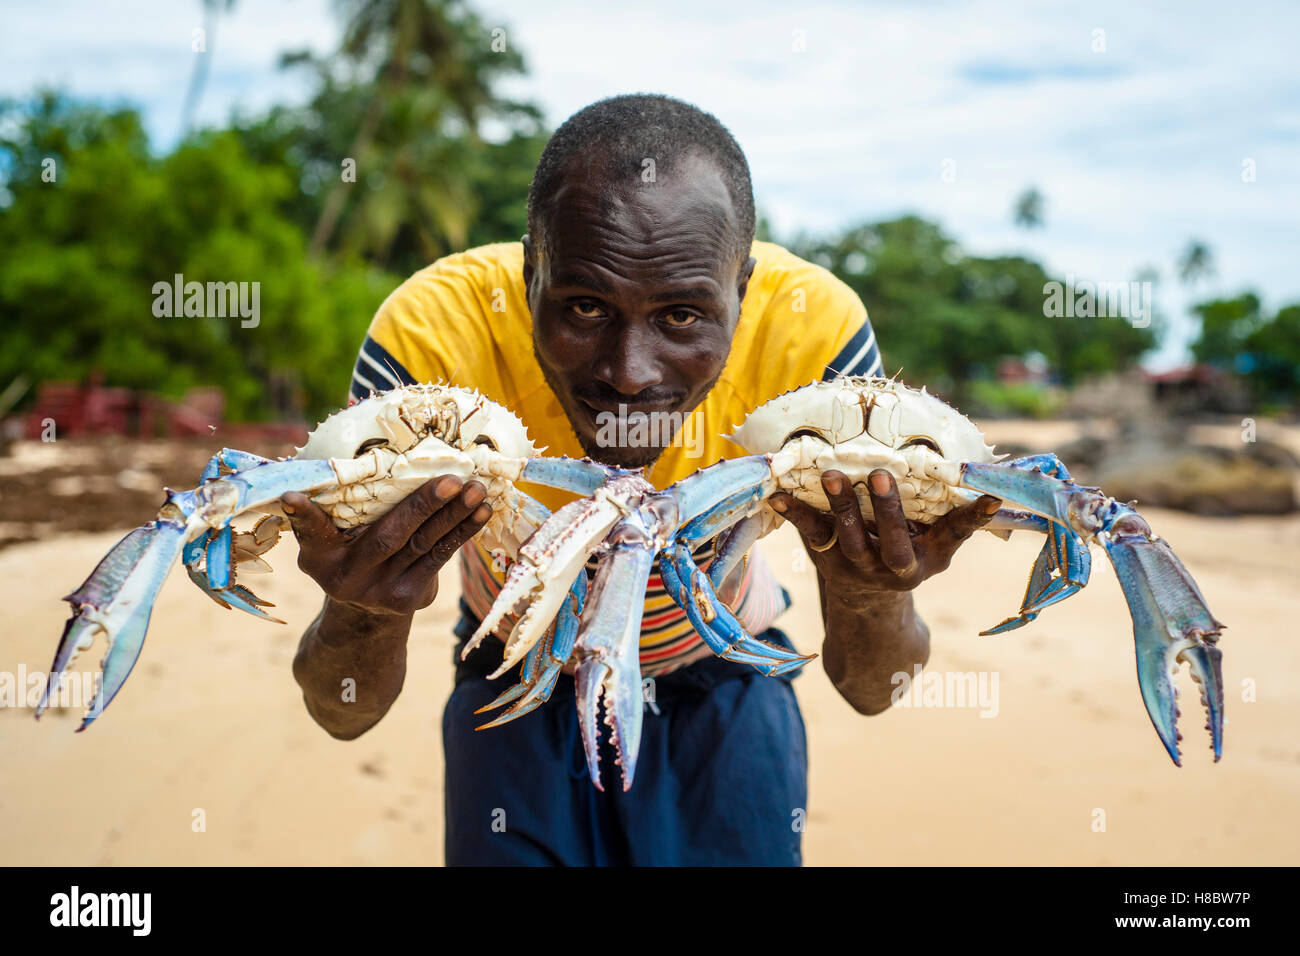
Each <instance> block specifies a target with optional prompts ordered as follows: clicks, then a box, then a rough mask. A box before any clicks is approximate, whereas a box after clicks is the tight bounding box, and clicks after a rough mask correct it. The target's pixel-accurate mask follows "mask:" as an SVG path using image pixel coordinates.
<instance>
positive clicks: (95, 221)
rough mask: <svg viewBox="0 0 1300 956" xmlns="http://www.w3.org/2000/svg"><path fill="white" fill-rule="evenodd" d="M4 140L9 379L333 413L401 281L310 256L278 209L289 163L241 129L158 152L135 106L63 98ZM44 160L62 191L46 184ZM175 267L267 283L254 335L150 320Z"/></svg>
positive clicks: (0, 334) (0, 122) (0, 292)
mask: <svg viewBox="0 0 1300 956" xmlns="http://www.w3.org/2000/svg"><path fill="white" fill-rule="evenodd" d="M0 129H3V130H5V131H6V132H5V134H4V135H3V137H0V155H2V156H3V157H4V168H5V170H6V173H7V176H6V182H5V186H6V194H5V204H4V207H3V209H0V246H2V247H3V248H5V249H6V250H7V253H6V255H5V258H4V262H3V266H0V311H3V312H4V314H5V316H6V318H5V322H4V325H3V329H2V330H0V380H3V381H8V380H10V379H12V378H13V377H15V376H16V375H19V374H25V375H27V377H28V378H30V379H33V380H35V381H41V380H45V379H69V380H77V379H84V378H86V377H87V376H88V375H89V373H90V371H91V370H92V369H98V370H100V371H102V372H103V374H104V376H105V379H106V380H107V381H108V382H109V383H111V384H117V385H124V386H130V387H134V388H141V389H148V390H153V391H158V392H161V393H163V394H166V395H171V396H179V395H181V394H182V393H183V392H184V391H185V390H186V389H188V388H190V387H192V386H195V385H200V384H211V383H214V382H219V383H221V385H222V386H223V387H224V388H225V389H226V393H227V397H228V402H229V406H228V407H229V412H230V414H231V415H232V416H235V417H251V418H261V417H267V416H270V415H272V414H274V413H277V412H279V413H284V412H286V411H290V409H287V408H270V407H268V406H267V388H266V384H267V383H268V382H270V381H278V382H280V383H283V384H286V385H288V386H289V391H290V392H291V393H296V395H294V398H295V399H296V400H295V401H293V403H292V404H295V405H297V406H299V408H302V407H305V408H307V409H309V410H311V411H324V410H328V409H331V408H336V407H338V405H339V404H340V402H341V401H342V399H343V397H344V394H345V385H346V376H345V375H344V374H342V373H341V372H340V369H346V367H347V366H348V365H349V364H350V362H351V360H352V356H353V354H354V352H355V349H356V347H357V343H358V342H359V341H360V339H361V336H362V335H363V333H364V331H365V328H366V325H367V324H368V322H369V318H370V316H371V315H372V314H373V313H374V310H375V308H376V307H377V306H378V304H379V303H380V302H381V301H382V300H383V297H384V296H385V295H386V294H387V293H388V292H389V291H391V289H392V287H393V286H394V285H395V284H396V283H397V282H398V281H399V279H398V277H397V276H393V275H385V274H382V273H378V272H377V271H375V270H373V269H372V268H371V267H369V266H366V265H364V264H362V263H359V262H352V263H348V264H337V265H333V266H330V267H326V266H324V265H321V264H318V263H314V262H312V261H310V260H309V259H308V258H307V256H306V248H305V238H304V236H303V234H302V232H301V230H300V229H298V228H297V227H296V226H295V225H294V223H293V222H292V221H290V220H289V219H288V218H287V217H286V216H285V214H284V212H283V210H282V207H283V205H284V204H285V203H286V202H288V201H289V200H290V198H291V197H292V195H293V193H294V182H293V180H292V178H291V177H290V175H289V171H288V170H286V169H285V168H284V167H283V166H279V165H273V164H266V163H259V162H256V161H254V160H253V159H252V158H251V157H250V156H249V155H248V154H247V152H246V151H245V149H244V148H243V146H242V145H241V144H240V141H239V138H238V137H237V136H235V135H234V134H232V133H230V132H213V133H204V134H202V135H200V136H197V137H195V138H192V139H191V140H189V141H188V142H186V143H185V144H183V145H182V146H180V147H179V148H178V149H177V150H176V151H174V152H173V153H171V154H170V155H168V156H165V157H162V158H156V157H154V156H151V155H150V153H149V150H148V144H147V140H146V137H145V135H144V133H143V131H142V129H141V125H140V118H139V116H138V115H137V114H136V113H134V112H133V111H130V110H118V111H114V112H111V113H109V112H103V111H101V110H99V109H96V108H93V107H89V106H83V105H77V104H72V103H68V102H67V101H65V100H64V99H62V98H60V97H59V96H57V95H55V94H53V93H46V94H43V95H42V96H40V97H39V98H38V99H37V100H36V101H35V102H34V103H32V104H30V105H29V106H22V105H19V104H16V103H13V102H7V103H4V104H0ZM47 158H48V159H52V160H53V162H54V164H53V167H52V171H53V181H44V180H43V179H42V171H43V169H50V168H51V167H49V166H43V161H44V160H45V159H47ZM178 273H179V274H182V275H183V276H184V278H185V281H187V282H189V281H198V282H207V281H221V282H229V281H235V282H240V281H246V282H250V283H251V282H258V283H260V290H259V291H260V296H259V298H260V302H259V307H260V314H259V317H258V320H257V325H256V326H255V327H248V328H245V327H243V326H242V325H241V319H240V318H239V317H226V318H219V317H203V318H198V317H188V318H187V317H183V316H182V317H170V318H168V317H159V316H156V315H155V314H154V300H155V294H154V291H153V289H154V285H155V284H156V283H159V282H165V283H171V282H173V277H174V276H175V275H176V274H178ZM250 321H251V320H250ZM294 410H296V409H294Z"/></svg>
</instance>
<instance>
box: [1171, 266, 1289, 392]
mask: <svg viewBox="0 0 1300 956" xmlns="http://www.w3.org/2000/svg"><path fill="white" fill-rule="evenodd" d="M1193 311H1195V312H1196V314H1197V315H1199V316H1200V317H1201V335H1200V337H1199V338H1198V339H1197V340H1196V342H1195V343H1193V345H1192V354H1193V355H1195V356H1196V358H1197V359H1199V360H1200V361H1202V362H1206V363H1208V364H1210V365H1214V366H1216V367H1218V368H1221V369H1224V370H1226V371H1230V372H1233V373H1236V374H1238V375H1240V376H1242V377H1243V378H1245V380H1246V381H1247V383H1249V385H1250V387H1251V389H1252V390H1253V391H1254V392H1255V396H1256V398H1257V399H1258V400H1260V401H1261V402H1264V403H1266V404H1269V405H1283V404H1294V403H1295V402H1296V401H1297V400H1300V303H1296V304H1291V305H1288V306H1284V307H1283V308H1281V309H1279V310H1278V311H1277V313H1276V314H1275V315H1273V316H1271V317H1266V316H1265V315H1264V314H1263V312H1262V310H1261V303H1260V300H1259V297H1258V296H1257V295H1255V294H1254V293H1253V292H1246V293H1243V294H1242V295H1239V296H1236V297H1235V298H1231V299H1214V300H1211V301H1209V302H1203V303H1201V304H1200V305H1197V306H1195V307H1194V309H1193Z"/></svg>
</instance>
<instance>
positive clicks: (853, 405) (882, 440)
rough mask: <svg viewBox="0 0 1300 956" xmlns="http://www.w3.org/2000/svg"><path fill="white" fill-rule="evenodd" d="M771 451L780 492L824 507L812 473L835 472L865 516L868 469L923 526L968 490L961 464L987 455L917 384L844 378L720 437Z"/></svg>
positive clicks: (961, 420)
mask: <svg viewBox="0 0 1300 956" xmlns="http://www.w3.org/2000/svg"><path fill="white" fill-rule="evenodd" d="M729 437H730V439H731V440H732V441H734V442H735V443H736V444H738V445H740V446H741V447H742V448H744V449H745V450H746V451H747V452H749V453H751V454H766V455H771V456H773V457H772V473H773V477H774V478H775V479H776V482H777V484H778V485H779V486H780V488H781V489H782V490H785V491H788V492H790V493H791V494H793V495H794V496H795V497H797V498H799V499H801V500H803V501H806V502H808V503H809V504H811V505H812V506H813V507H815V508H820V509H822V510H827V511H828V510H830V503H829V502H828V501H827V499H826V494H825V492H824V491H823V490H822V485H821V476H822V474H823V473H824V472H826V471H830V470H832V469H835V470H839V471H842V472H844V474H846V475H847V476H848V477H849V478H850V480H851V481H852V482H853V484H854V487H855V489H856V490H857V492H858V500H859V502H860V503H861V505H862V510H863V514H864V515H865V516H867V517H870V516H871V498H870V495H869V494H868V492H867V476H868V475H869V474H870V473H871V472H872V471H874V470H875V469H877V468H883V469H885V470H887V471H889V472H890V473H891V474H892V475H893V476H894V479H895V481H896V482H897V483H898V491H899V497H900V499H901V500H902V503H903V513H904V514H905V515H906V516H907V518H909V519H910V520H915V521H921V522H929V521H933V520H934V519H935V518H937V517H939V516H940V515H942V514H945V513H947V512H948V511H951V510H952V509H953V508H954V507H957V506H958V505H960V504H963V503H965V502H967V501H969V500H971V499H972V498H973V497H974V495H972V494H971V493H970V492H968V491H965V490H963V489H960V488H957V487H956V485H957V482H958V480H959V479H960V471H961V463H962V462H967V461H980V462H989V461H996V460H997V459H998V458H999V457H1000V456H998V455H996V454H995V453H994V451H993V447H992V446H991V445H989V444H988V443H987V442H986V441H985V440H984V436H983V435H982V434H981V433H980V430H979V429H978V428H977V427H976V426H975V424H974V423H973V422H972V421H971V420H970V419H968V418H967V417H966V416H964V415H962V414H961V413H960V412H959V411H957V410H956V409H955V408H953V407H952V406H951V405H948V404H947V403H946V402H943V401H941V400H939V399H938V398H935V397H934V396H933V395H931V394H929V393H928V392H926V391H925V389H923V388H922V389H915V388H910V387H908V386H907V385H904V384H903V383H901V382H898V381H895V380H893V379H885V378H866V377H860V376H851V377H850V376H845V377H841V378H837V379H834V380H832V381H829V382H816V383H813V384H811V385H805V386H804V387H803V388H798V389H795V390H794V391H792V392H786V393H785V394H784V395H780V396H778V397H776V398H774V399H772V400H771V401H769V402H766V403H765V404H763V405H760V406H759V407H758V408H756V409H754V411H753V412H751V413H750V414H749V416H748V417H747V418H746V419H745V421H744V423H743V424H742V425H741V426H740V427H739V428H737V429H736V430H735V432H734V433H733V434H732V435H731V436H729Z"/></svg>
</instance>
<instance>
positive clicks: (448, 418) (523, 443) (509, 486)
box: [294, 384, 540, 556]
mask: <svg viewBox="0 0 1300 956" xmlns="http://www.w3.org/2000/svg"><path fill="white" fill-rule="evenodd" d="M539 453H540V450H539V449H538V448H537V447H536V446H535V445H534V444H533V443H532V441H531V440H530V439H529V438H528V433H527V430H526V429H525V428H524V424H523V422H521V421H520V420H519V418H518V416H516V415H515V414H514V413H513V412H511V411H510V410H509V409H507V408H505V407H504V406H502V405H499V404H497V403H496V402H494V401H492V400H491V399H489V398H487V397H486V396H484V395H482V394H481V393H479V392H476V391H473V390H470V389H465V388H457V387H453V386H450V385H441V384H439V385H408V386H405V387H403V388H398V389H393V390H392V391H388V392H383V393H382V394H374V393H372V394H371V396H370V397H369V398H367V399H365V400H364V401H361V402H359V403H357V404H356V405H353V406H351V407H350V408H345V409H343V410H342V411H339V412H336V413H334V414H333V415H331V416H329V418H327V419H325V421H323V422H321V423H320V424H318V425H317V426H316V428H315V429H313V430H312V432H311V434H310V435H308V437H307V442H306V443H305V444H304V445H303V446H302V447H301V448H299V449H297V452H296V454H295V455H294V458H295V459H329V460H330V461H331V463H332V465H333V468H334V471H335V474H337V475H338V477H339V484H338V485H337V486H335V487H331V488H329V489H327V490H325V491H324V492H322V493H320V494H319V495H316V496H315V497H314V499H313V500H315V501H316V502H317V503H318V504H319V505H321V507H323V508H324V509H325V510H326V511H327V512H328V513H329V515H330V517H331V518H333V519H334V523H335V524H336V525H337V526H338V527H340V528H350V527H355V526H357V525H362V524H369V523H370V522H372V521H375V520H376V519H378V518H379V517H381V516H383V515H384V514H387V513H388V512H389V511H390V510H392V508H393V507H394V506H395V505H396V504H397V503H398V502H400V501H401V500H402V499H404V498H405V497H406V496H407V495H409V494H410V493H411V492H412V491H414V490H415V489H416V488H418V487H420V485H422V484H424V483H425V482H426V481H428V480H429V479H430V478H435V477H438V476H439V475H455V476H457V477H459V478H461V479H462V480H466V481H468V480H470V479H475V480H477V481H480V482H482V483H483V485H484V486H485V487H486V489H487V502H488V504H489V505H490V506H491V507H492V511H493V516H492V519H491V521H490V522H489V523H488V525H487V527H486V529H485V531H484V538H485V544H486V545H487V546H488V547H489V549H492V548H493V547H503V548H505V549H506V550H507V552H508V553H509V554H511V555H512V556H513V555H514V554H516V553H517V551H518V547H519V544H520V543H521V542H522V541H523V540H524V539H525V538H527V537H528V535H529V534H531V533H532V531H533V525H532V524H530V523H529V522H527V521H526V520H525V519H523V518H522V516H521V514H520V493H519V492H518V491H516V489H515V487H514V482H515V481H516V480H517V479H518V478H519V475H520V472H521V470H522V468H523V466H524V464H525V463H526V462H527V460H528V459H529V458H532V457H534V456H536V455H537V454H539Z"/></svg>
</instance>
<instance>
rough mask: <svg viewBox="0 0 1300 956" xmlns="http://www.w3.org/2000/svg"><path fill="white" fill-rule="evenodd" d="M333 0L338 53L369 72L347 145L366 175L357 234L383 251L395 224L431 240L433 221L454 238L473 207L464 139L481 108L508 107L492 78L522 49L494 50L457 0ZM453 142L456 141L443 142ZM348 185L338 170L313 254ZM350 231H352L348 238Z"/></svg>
mask: <svg viewBox="0 0 1300 956" xmlns="http://www.w3.org/2000/svg"><path fill="white" fill-rule="evenodd" d="M338 5H339V8H340V10H341V11H342V12H343V13H344V15H345V16H346V18H347V26H346V28H345V31H344V37H343V45H342V47H341V49H340V50H339V56H340V58H341V59H342V60H344V61H345V62H346V63H348V64H350V66H351V67H352V68H353V70H354V71H356V72H358V73H360V74H362V75H370V74H372V75H373V79H371V80H370V81H369V82H370V86H371V91H370V94H369V101H368V102H367V103H366V105H365V107H364V110H363V112H362V114H361V117H360V121H359V123H358V125H357V128H356V134H355V136H354V137H353V140H352V144H351V147H350V148H349V150H348V153H347V154H346V155H347V156H349V157H350V158H352V159H354V160H355V161H356V163H357V167H358V172H359V174H361V175H364V176H365V177H366V179H367V180H368V181H367V184H366V185H367V188H364V189H356V190H355V191H356V192H357V193H358V194H359V195H358V197H357V202H358V209H357V210H356V218H357V220H358V226H359V229H358V236H359V237H360V241H361V242H362V243H363V244H364V245H365V246H366V247H367V248H368V249H369V250H370V251H372V252H377V253H379V254H380V256H381V258H382V254H383V253H384V252H385V250H386V249H387V248H388V247H389V246H390V245H391V243H392V242H393V240H394V239H395V237H396V235H397V233H398V231H399V230H400V229H402V228H403V226H404V225H408V224H410V225H412V228H413V229H414V231H415V232H416V233H417V239H418V240H419V242H420V245H421V247H422V248H428V249H430V250H432V249H434V247H435V246H436V243H435V242H433V241H432V233H431V232H430V231H429V223H430V221H431V222H432V224H433V225H434V226H436V227H437V229H438V231H439V232H440V233H441V234H442V235H443V236H445V238H446V239H447V240H448V241H449V242H451V243H453V244H458V243H460V242H462V241H463V240H464V237H465V236H466V235H467V234H468V229H469V221H470V219H471V218H472V214H473V208H472V196H471V195H469V193H468V190H467V188H466V183H467V175H466V171H465V166H466V158H465V155H464V146H465V145H466V144H467V143H468V144H469V145H471V146H473V145H477V144H478V143H479V142H480V140H479V134H478V127H479V122H480V120H481V119H482V118H483V117H484V116H485V115H487V114H488V113H496V112H499V111H501V110H502V109H505V110H511V109H514V108H515V104H510V103H508V102H506V101H503V100H501V99H499V98H498V97H497V96H496V95H495V93H494V92H493V90H492V81H493V80H494V79H495V77H496V75H497V74H500V73H503V72H518V71H520V70H522V69H523V60H522V58H521V57H520V56H519V54H518V53H516V52H514V51H506V52H500V53H497V52H493V51H492V50H491V48H490V45H489V44H490V39H491V37H490V34H489V31H488V30H487V29H486V28H485V27H484V26H483V24H482V22H481V21H480V20H479V18H478V16H477V15H476V14H474V13H473V12H472V11H470V10H468V9H466V8H465V7H464V6H463V4H462V3H461V2H460V0H339V4H338ZM452 134H454V136H453V135H452ZM453 143H457V144H458V145H459V146H460V147H461V149H459V150H457V149H449V148H448V147H449V146H451V145H452V144H453ZM374 172H379V173H381V175H382V184H380V185H375V182H376V181H375V180H370V174H371V173H374ZM349 185H350V184H348V183H344V182H343V181H342V180H341V178H340V179H337V180H335V181H334V183H333V185H332V187H331V189H330V191H329V193H328V195H327V196H326V198H325V202H324V205H323V207H322V209H321V213H320V216H319V217H318V219H317V221H316V227H315V229H314V230H313V232H312V239H311V247H310V248H311V252H312V253H313V254H314V255H319V254H320V253H322V252H323V251H324V250H325V248H326V247H327V246H328V245H329V243H330V240H331V239H332V238H333V236H334V234H335V232H336V230H337V228H338V225H339V222H340V219H341V218H342V215H343V210H344V207H345V205H346V203H347V199H348V194H349V191H350V190H349ZM358 185H360V179H359V182H358ZM372 185H373V187H374V188H370V187H371V186H372ZM412 212H414V213H415V214H416V222H415V223H414V224H412V223H411V213H412ZM357 241H358V240H357V239H355V238H354V239H350V240H349V245H355V244H357Z"/></svg>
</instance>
